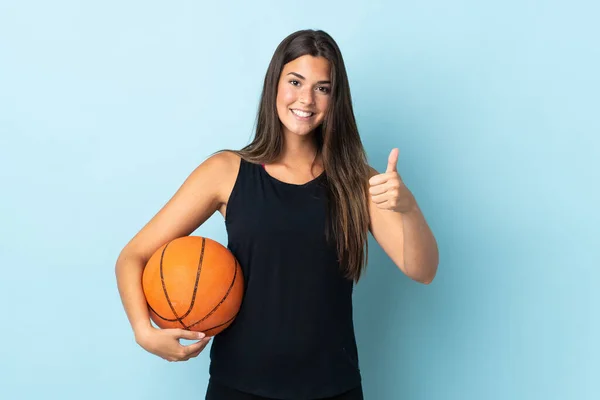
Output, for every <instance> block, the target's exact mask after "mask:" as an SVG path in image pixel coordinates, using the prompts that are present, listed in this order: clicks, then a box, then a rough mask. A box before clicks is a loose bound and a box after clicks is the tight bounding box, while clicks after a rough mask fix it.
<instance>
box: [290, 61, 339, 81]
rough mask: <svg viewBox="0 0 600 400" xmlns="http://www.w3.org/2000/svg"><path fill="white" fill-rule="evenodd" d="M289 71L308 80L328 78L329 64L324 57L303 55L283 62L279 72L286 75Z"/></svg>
mask: <svg viewBox="0 0 600 400" xmlns="http://www.w3.org/2000/svg"><path fill="white" fill-rule="evenodd" d="M290 72H296V73H298V74H300V75H302V76H303V77H305V78H306V79H308V80H315V81H320V80H328V79H329V73H330V72H331V65H330V64H329V60H327V59H326V58H325V57H313V56H311V55H304V56H300V57H298V58H296V59H294V60H292V61H290V62H289V63H287V64H285V65H284V66H283V71H282V73H281V74H282V75H287V74H288V73H290Z"/></svg>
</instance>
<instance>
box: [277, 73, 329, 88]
mask: <svg viewBox="0 0 600 400" xmlns="http://www.w3.org/2000/svg"><path fill="white" fill-rule="evenodd" d="M288 75H294V76H297V77H298V78H300V79H306V78H305V77H303V76H302V75H300V74H298V73H296V72H290V73H289V74H288ZM317 83H318V84H319V85H322V84H324V83H329V84H331V81H319V82H317Z"/></svg>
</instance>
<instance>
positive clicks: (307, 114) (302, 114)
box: [290, 108, 315, 119]
mask: <svg viewBox="0 0 600 400" xmlns="http://www.w3.org/2000/svg"><path fill="white" fill-rule="evenodd" d="M290 111H291V112H292V114H294V115H295V116H297V117H299V118H303V119H308V118H310V117H312V116H313V115H315V113H314V112H308V111H302V110H296V109H293V108H292V109H290Z"/></svg>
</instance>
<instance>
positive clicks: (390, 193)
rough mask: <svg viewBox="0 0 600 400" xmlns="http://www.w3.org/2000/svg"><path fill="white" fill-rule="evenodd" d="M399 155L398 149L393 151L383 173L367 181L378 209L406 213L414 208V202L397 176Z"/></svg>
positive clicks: (411, 195)
mask: <svg viewBox="0 0 600 400" xmlns="http://www.w3.org/2000/svg"><path fill="white" fill-rule="evenodd" d="M399 153H400V151H399V150H398V149H393V150H392V152H391V153H390V156H389V157H388V164H387V168H386V170H385V172H384V173H383V174H378V175H374V176H372V177H371V179H369V186H370V187H369V194H370V195H371V200H372V201H373V203H375V205H376V206H377V207H378V208H381V209H383V210H391V211H395V212H399V213H407V212H409V211H411V210H412V209H413V208H414V207H415V205H416V201H415V198H414V196H413V194H412V193H411V192H410V190H408V188H407V187H406V186H405V185H404V182H402V179H401V178H400V175H399V174H398V170H397V168H398V167H397V164H398V155H399Z"/></svg>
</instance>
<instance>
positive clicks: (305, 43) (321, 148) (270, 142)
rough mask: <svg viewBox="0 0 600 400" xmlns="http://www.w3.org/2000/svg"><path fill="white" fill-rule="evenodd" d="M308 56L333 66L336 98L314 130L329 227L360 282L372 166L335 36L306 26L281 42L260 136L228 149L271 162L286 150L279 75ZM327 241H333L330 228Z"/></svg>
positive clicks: (350, 273)
mask: <svg viewBox="0 0 600 400" xmlns="http://www.w3.org/2000/svg"><path fill="white" fill-rule="evenodd" d="M303 55H311V56H313V57H319V56H320V57H324V58H326V59H327V60H328V61H329V63H330V65H331V78H330V80H331V85H332V87H331V96H332V97H331V99H330V105H329V109H328V110H327V113H326V116H325V119H324V120H323V123H322V124H321V125H320V126H319V127H317V128H316V129H315V131H314V134H315V139H316V142H317V152H318V153H320V154H321V157H322V160H323V167H324V169H325V173H326V174H325V176H326V178H327V183H328V199H329V221H330V222H331V223H330V224H328V226H330V227H331V229H333V236H334V237H335V238H336V243H337V253H338V259H339V262H340V265H341V267H342V268H343V270H344V271H345V275H346V277H348V278H349V279H353V280H354V281H356V282H358V280H359V278H360V276H361V274H362V272H363V271H364V269H365V267H366V262H367V259H368V242H367V233H368V228H369V210H368V177H369V166H368V164H367V156H366V153H365V150H364V148H363V145H362V142H361V140H360V136H359V134H358V128H357V126H356V120H355V118H354V111H353V109H352V98H351V96H350V85H349V84H348V76H347V74H346V67H345V66H344V60H343V58H342V54H341V52H340V49H339V47H338V45H337V44H336V42H335V41H334V40H333V38H332V37H331V36H330V35H329V34H327V33H326V32H324V31H322V30H312V29H308V30H301V31H297V32H294V33H292V34H291V35H289V36H288V37H286V38H285V39H284V40H283V41H282V42H281V43H280V44H279V46H278V47H277V49H276V50H275V53H274V54H273V57H272V59H271V62H270V64H269V68H268V69H267V73H266V76H265V80H264V85H263V90H262V95H261V98H260V105H259V110H258V116H257V124H256V132H255V136H254V139H253V140H252V142H251V143H250V144H248V145H247V146H246V147H244V148H242V149H241V150H227V151H232V152H234V153H237V154H238V155H239V156H240V157H242V158H243V159H245V160H247V161H250V162H255V163H263V164H268V163H270V162H273V161H275V160H276V159H277V158H278V156H279V155H280V153H281V151H282V148H283V129H282V126H281V121H280V120H279V116H278V114H277V108H276V99H277V87H278V83H279V78H280V75H281V72H282V71H283V67H284V65H285V64H287V63H289V62H290V61H293V60H295V59H296V58H298V57H301V56H303ZM222 151H225V150H222ZM327 239H328V240H329V239H331V232H330V231H329V229H328V231H327Z"/></svg>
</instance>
